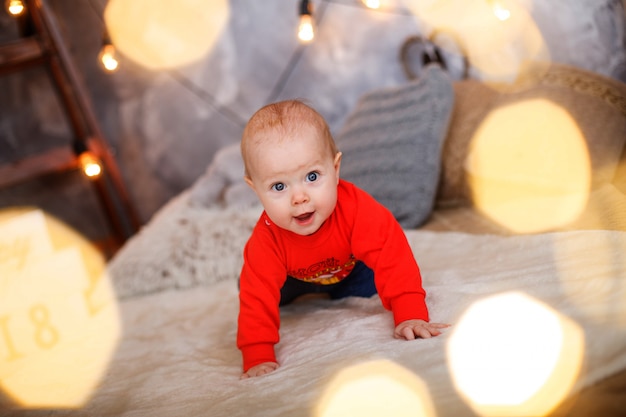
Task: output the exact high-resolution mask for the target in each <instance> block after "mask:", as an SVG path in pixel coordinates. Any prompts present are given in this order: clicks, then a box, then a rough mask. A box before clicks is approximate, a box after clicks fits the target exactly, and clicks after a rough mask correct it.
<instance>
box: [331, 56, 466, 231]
mask: <svg viewBox="0 0 626 417" xmlns="http://www.w3.org/2000/svg"><path fill="white" fill-rule="evenodd" d="M453 102H454V92H453V89H452V82H451V80H450V78H449V77H448V75H447V74H446V73H445V71H444V70H443V69H441V68H440V67H439V66H437V65H430V66H428V67H426V68H425V70H424V71H423V73H422V76H421V77H420V78H419V79H417V80H415V81H412V82H411V83H409V84H406V85H403V86H400V87H392V88H385V89H381V90H376V91H373V92H370V93H367V94H365V95H364V96H362V97H361V98H360V99H359V101H358V103H357V105H356V108H355V109H354V110H353V112H352V113H351V114H350V115H349V116H348V118H347V119H346V123H345V125H344V127H343V129H342V130H341V131H340V132H339V134H338V135H337V138H336V141H337V146H338V147H339V150H341V151H342V152H343V160H342V163H341V177H342V178H344V179H345V180H347V181H350V182H352V183H354V184H355V185H357V186H358V187H360V188H362V189H363V190H365V191H366V192H368V193H369V194H371V195H372V196H373V197H374V198H375V199H376V200H378V201H379V202H380V203H381V204H383V205H384V206H385V207H387V208H388V209H389V210H390V211H391V212H392V213H393V214H394V216H395V217H396V219H397V220H398V222H399V223H400V224H401V225H402V227H404V228H407V229H409V228H415V227H418V226H419V225H421V224H422V223H424V221H426V219H427V218H428V216H429V215H430V213H431V211H432V208H433V203H434V198H435V193H436V190H437V183H438V180H439V171H440V165H441V148H442V143H443V139H444V138H445V136H446V133H447V130H448V124H449V120H450V114H451V111H452V105H453Z"/></svg>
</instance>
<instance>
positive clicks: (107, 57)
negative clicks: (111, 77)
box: [98, 31, 120, 72]
mask: <svg viewBox="0 0 626 417" xmlns="http://www.w3.org/2000/svg"><path fill="white" fill-rule="evenodd" d="M98 62H99V63H100V66H101V67H102V68H103V69H104V70H105V71H106V72H115V71H117V70H118V68H119V66H120V60H119V58H118V55H117V49H116V48H115V46H114V45H113V42H111V38H109V34H108V33H107V32H106V31H105V32H104V35H102V48H100V53H99V54H98Z"/></svg>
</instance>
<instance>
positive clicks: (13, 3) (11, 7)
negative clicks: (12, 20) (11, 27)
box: [6, 0, 26, 16]
mask: <svg viewBox="0 0 626 417" xmlns="http://www.w3.org/2000/svg"><path fill="white" fill-rule="evenodd" d="M6 9H7V12H9V14H10V15H11V16H21V15H22V14H23V13H24V12H25V11H26V6H25V5H24V2H23V1H22V0H7V2H6Z"/></svg>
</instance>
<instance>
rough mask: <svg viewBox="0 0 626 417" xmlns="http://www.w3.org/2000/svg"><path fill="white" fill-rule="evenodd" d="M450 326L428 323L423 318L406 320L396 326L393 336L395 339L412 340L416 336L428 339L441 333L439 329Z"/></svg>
mask: <svg viewBox="0 0 626 417" xmlns="http://www.w3.org/2000/svg"><path fill="white" fill-rule="evenodd" d="M446 327H450V325H449V324H443V323H428V322H427V321H424V320H406V321H403V322H402V323H400V324H398V325H397V326H396V329H395V331H394V332H393V337H395V338H396V339H406V340H414V339H416V338H418V337H421V338H422V339H428V338H430V337H433V336H439V335H440V334H441V330H440V329H445V328H446Z"/></svg>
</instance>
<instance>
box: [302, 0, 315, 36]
mask: <svg viewBox="0 0 626 417" xmlns="http://www.w3.org/2000/svg"><path fill="white" fill-rule="evenodd" d="M313 38H315V30H314V29H313V5H312V4H311V3H309V0H301V2H300V24H299V25H298V39H300V41H302V42H311V41H312V40H313Z"/></svg>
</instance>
